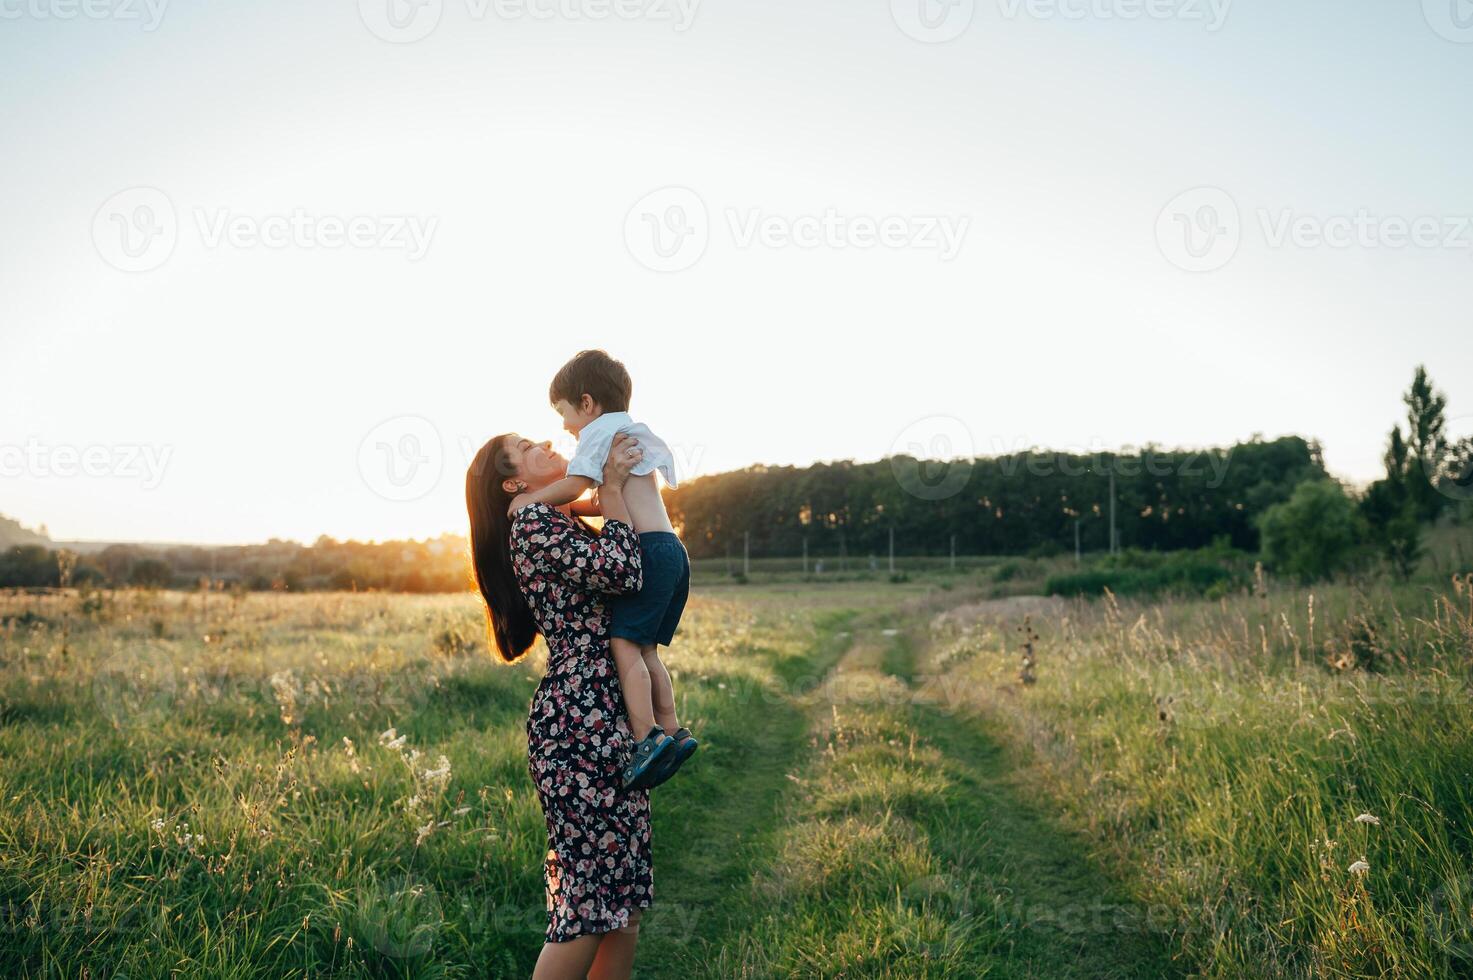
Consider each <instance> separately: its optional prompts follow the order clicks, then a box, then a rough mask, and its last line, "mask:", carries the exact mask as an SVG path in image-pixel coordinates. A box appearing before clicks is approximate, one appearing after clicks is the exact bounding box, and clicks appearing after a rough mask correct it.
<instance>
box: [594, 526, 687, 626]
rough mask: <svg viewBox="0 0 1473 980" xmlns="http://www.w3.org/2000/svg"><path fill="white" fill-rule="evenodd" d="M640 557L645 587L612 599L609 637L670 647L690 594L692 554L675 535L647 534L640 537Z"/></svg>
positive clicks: (649, 532)
mask: <svg viewBox="0 0 1473 980" xmlns="http://www.w3.org/2000/svg"><path fill="white" fill-rule="evenodd" d="M639 556H640V560H641V561H642V563H643V565H644V587H643V588H641V589H640V590H639V591H638V592H636V593H634V594H633V595H621V596H616V597H614V598H613V599H611V600H610V602H609V611H610V614H611V616H612V620H613V621H612V625H610V627H609V636H611V637H620V638H622V639H625V640H630V641H632V642H634V643H638V644H639V645H640V646H651V645H654V644H659V645H660V646H665V647H668V646H669V645H670V641H671V640H673V639H674V638H675V628H676V627H677V626H679V625H680V614H681V613H682V612H684V611H685V600H686V598H687V597H688V596H689V595H690V555H688V554H686V551H685V545H684V544H682V543H681V542H680V538H679V537H677V536H676V535H675V534H672V533H671V532H669V531H645V532H643V533H642V534H640V536H639Z"/></svg>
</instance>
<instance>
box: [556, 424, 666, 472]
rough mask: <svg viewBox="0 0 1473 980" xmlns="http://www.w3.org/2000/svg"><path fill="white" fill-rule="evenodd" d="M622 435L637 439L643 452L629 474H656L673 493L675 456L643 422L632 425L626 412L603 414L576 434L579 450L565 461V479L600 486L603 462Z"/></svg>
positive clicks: (663, 441)
mask: <svg viewBox="0 0 1473 980" xmlns="http://www.w3.org/2000/svg"><path fill="white" fill-rule="evenodd" d="M621 432H627V433H629V434H630V435H632V436H634V438H636V439H638V440H639V448H640V449H642V450H643V451H644V458H643V459H641V460H640V461H639V463H638V465H636V466H635V467H634V469H633V470H632V471H631V472H633V474H634V475H635V476H644V475H646V474H647V473H653V472H655V470H659V471H660V476H662V477H664V478H665V483H666V484H668V485H669V487H670V489H672V490H674V489H675V487H676V486H677V484H676V482H675V454H674V453H672V452H670V447H669V446H668V445H666V444H665V440H663V439H661V438H660V437H659V436H657V435H655V434H654V433H653V432H651V431H650V427H649V426H647V425H645V424H644V423H643V422H636V421H634V419H633V418H632V417H631V416H630V414H629V413H628V412H605V413H604V414H602V415H600V416H599V417H598V418H596V419H594V420H593V421H592V422H589V423H588V424H587V425H585V426H584V427H583V429H582V431H580V432H579V433H578V450H577V452H575V453H574V454H573V458H572V459H570V460H568V475H569V476H581V477H586V478H587V479H590V480H592V481H593V485H594V486H602V485H603V482H604V461H605V460H607V459H608V456H609V447H610V446H612V445H613V444H614V437H615V436H617V435H618V434H619V433H621Z"/></svg>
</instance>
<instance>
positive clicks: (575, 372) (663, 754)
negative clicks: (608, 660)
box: [532, 350, 698, 789]
mask: <svg viewBox="0 0 1473 980" xmlns="http://www.w3.org/2000/svg"><path fill="white" fill-rule="evenodd" d="M632 390H633V383H632V382H631V381H630V379H629V372H628V371H626V370H625V369H624V365H623V364H620V363H619V362H618V361H616V360H614V359H613V358H612V357H610V356H609V355H608V354H606V353H605V352H603V351H601V350H586V351H583V352H582V353H580V354H578V356H576V357H574V358H573V359H572V360H571V361H569V362H568V363H567V364H564V365H563V366H562V368H561V369H560V370H559V371H558V373H557V376H556V377H554V378H553V379H552V385H551V387H550V388H549V390H548V398H549V399H550V400H551V401H552V407H553V408H554V409H556V410H557V412H558V414H559V415H561V416H562V417H563V428H565V429H567V430H568V431H569V432H571V433H572V434H573V435H575V436H577V437H578V451H577V452H576V453H575V454H574V455H573V458H572V459H571V460H570V461H569V462H568V475H567V476H566V477H565V478H564V479H562V480H559V481H557V482H556V483H554V484H551V485H550V486H547V487H544V488H543V489H542V490H539V491H537V492H536V493H534V494H533V495H532V499H533V500H535V501H537V502H539V503H544V504H551V505H553V506H555V507H561V506H562V505H564V504H569V503H572V502H573V501H575V500H577V499H578V497H580V496H581V495H582V494H583V493H584V492H586V491H587V490H588V489H589V488H590V487H596V486H598V485H599V484H600V483H601V482H602V480H603V468H604V461H605V459H606V458H607V457H608V454H609V446H610V445H612V443H613V441H614V437H615V436H616V435H618V434H619V433H621V432H627V433H630V434H631V435H633V436H634V437H635V438H636V439H637V440H639V448H640V450H642V451H643V453H644V458H643V459H641V460H640V462H639V464H638V465H636V466H635V468H634V470H633V471H632V472H631V474H630V477H629V481H628V482H627V483H626V484H625V485H624V502H625V504H626V505H627V506H628V507H629V515H630V518H631V519H632V520H633V522H634V530H635V531H636V532H637V533H638V534H639V553H640V558H641V560H642V563H643V567H644V586H643V588H641V589H640V590H639V592H638V593H636V594H634V595H628V596H616V597H614V598H613V599H612V600H610V603H609V607H610V615H611V620H612V622H611V625H610V629H609V633H610V637H611V640H610V645H611V646H612V647H613V651H614V663H615V664H616V665H617V666H618V670H619V684H620V686H621V687H622V688H623V690H624V709H625V711H626V712H627V713H628V715H629V727H630V730H631V731H633V732H634V735H635V737H636V738H638V739H639V742H638V744H636V745H635V747H634V752H633V755H632V757H631V758H630V760H629V763H628V764H627V765H626V766H625V768H624V787H625V788H626V789H641V788H646V787H652V786H657V785H659V784H660V783H662V782H664V781H665V780H666V779H669V778H670V777H671V776H673V775H674V774H675V770H676V769H678V768H680V765H681V764H682V763H683V762H685V760H686V759H688V758H690V756H691V753H693V752H694V751H695V750H696V746H697V744H698V743H697V742H696V740H695V739H694V738H692V737H691V733H690V731H689V730H687V729H684V728H681V727H679V724H678V722H677V721H676V718H675V691H674V688H673V687H672V686H671V683H670V673H669V672H668V671H667V670H666V669H665V665H664V664H663V663H662V662H661V661H660V653H659V646H660V645H661V644H663V645H664V646H669V645H670V641H671V640H672V639H673V638H674V636H675V628H676V626H678V625H679V624H680V614H681V612H682V611H683V610H684V609H685V600H686V596H687V594H688V593H689V591H690V557H689V556H688V555H687V553H686V550H685V545H684V544H682V543H681V541H680V538H679V537H677V536H676V534H675V529H674V527H672V526H671V524H670V515H669V514H667V513H666V512H665V501H664V499H663V498H662V497H661V496H660V485H659V483H658V482H657V481H656V480H655V472H656V471H657V470H658V471H659V473H660V474H661V475H662V476H663V477H664V478H665V482H666V483H668V484H669V485H670V486H671V487H672V488H673V487H674V486H675V485H676V483H675V458H674V456H673V455H672V454H671V452H670V447H669V446H667V445H666V444H665V442H664V441H663V440H661V439H660V437H659V436H657V435H655V434H654V433H653V432H651V431H650V430H649V428H648V427H647V426H644V425H641V424H639V423H637V422H635V421H634V420H633V419H632V418H630V416H629V411H628V410H629V397H630V394H631V392H632ZM667 726H668V727H667ZM667 730H668V731H669V732H673V733H674V734H673V735H667V734H666V732H667Z"/></svg>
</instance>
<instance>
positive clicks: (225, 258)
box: [0, 0, 1473, 543]
mask: <svg viewBox="0 0 1473 980" xmlns="http://www.w3.org/2000/svg"><path fill="white" fill-rule="evenodd" d="M0 63H3V64H4V65H5V77H6V88H7V98H5V99H4V100H0V160H3V166H4V174H5V180H4V182H3V184H0V225H3V227H4V228H6V229H7V231H8V234H6V235H5V236H4V237H3V239H0V513H3V514H5V515H7V516H10V517H14V518H17V519H19V520H20V521H21V522H22V523H24V524H26V525H28V526H36V525H38V524H43V523H44V524H45V525H46V526H47V528H48V529H49V531H50V533H51V535H52V536H53V537H54V538H56V539H58V540H75V539H81V540H131V541H174V542H179V541H189V542H199V543H232V542H250V541H260V540H265V539H267V538H270V537H281V538H291V539H296V540H302V541H308V542H310V541H312V540H314V539H315V538H316V537H317V536H318V535H319V534H329V535H332V536H334V537H338V538H350V537H351V538H358V539H360V540H367V539H373V540H385V539H392V538H403V537H425V536H430V535H437V534H440V533H443V532H446V531H450V532H456V533H461V532H463V531H464V527H465V516H464V506H463V499H464V497H463V494H464V479H463V474H464V470H465V466H466V464H467V462H468V461H469V459H470V457H471V455H473V453H474V451H475V449H476V448H477V447H478V446H479V445H480V444H481V443H483V442H484V441H485V440H486V439H488V438H490V437H491V436H493V435H495V434H497V433H499V432H503V431H509V430H515V431H517V432H520V433H522V434H524V435H528V436H531V437H534V438H551V439H554V440H555V441H557V442H559V444H560V445H562V446H563V448H565V449H567V448H570V443H569V437H567V436H566V435H565V434H564V433H562V432H561V430H560V423H559V419H558V417H557V416H556V414H554V413H553V411H552V410H551V408H550V407H549V406H548V403H547V386H548V382H549V381H550V379H551V377H552V375H553V373H554V372H555V371H556V370H557V368H558V367H559V366H560V365H561V364H562V363H563V362H564V361H565V360H566V359H567V358H568V357H570V356H571V355H572V354H573V353H575V352H577V351H578V350H581V349H584V348H587V347H603V348H606V349H607V350H609V351H610V352H611V353H613V354H614V355H615V356H617V357H619V358H620V359H621V360H623V361H624V362H625V363H626V364H627V365H628V367H629V369H630V372H631V374H632V375H633V378H634V403H633V405H632V412H633V414H634V415H635V416H636V417H637V418H638V419H640V420H641V421H643V422H645V423H647V424H648V425H650V427H651V428H652V429H654V431H656V432H657V433H659V434H660V435H661V436H662V437H664V438H665V440H666V441H667V442H669V443H670V444H671V445H672V446H673V447H674V448H675V450H676V455H677V458H678V460H679V461H680V463H681V471H682V474H683V477H682V478H683V479H690V478H693V477H697V476H700V475H702V474H709V473H714V472H720V471H723V470H729V469H734V468H738V467H742V466H747V465H750V464H754V463H765V464H798V465H802V464H806V463H810V462H813V461H815V460H837V459H856V460H873V459H879V458H882V457H884V456H886V455H888V454H890V453H892V452H895V451H910V452H913V453H916V454H919V455H931V454H934V455H971V454H977V455H994V454H998V453H1003V452H1010V451H1014V450H1017V449H1021V448H1024V447H1027V446H1041V447H1049V448H1057V449H1070V450H1075V451H1093V450H1098V449H1115V448H1122V447H1131V446H1140V445H1143V444H1146V443H1156V444H1160V445H1163V446H1185V447H1201V446H1216V445H1227V444H1231V443H1233V442H1236V441H1239V440H1244V439H1248V438H1251V437H1252V436H1254V434H1256V433H1261V434H1263V435H1264V436H1265V437H1267V438H1273V437H1275V436H1278V435H1282V434H1300V435H1304V436H1306V437H1311V438H1315V439H1318V440H1319V441H1320V442H1321V443H1322V445H1323V447H1324V452H1325V459H1326V462H1327V465H1328V466H1329V468H1330V469H1331V471H1332V472H1333V473H1334V474H1335V475H1337V476H1338V477H1340V478H1342V479H1345V480H1347V481H1351V482H1356V483H1362V482H1365V481H1368V480H1370V479H1373V478H1375V476H1376V475H1377V473H1378V469H1379V466H1380V457H1381V453H1382V449H1383V446H1384V443H1385V440H1386V436H1387V433H1388V431H1389V429H1390V427H1391V426H1392V424H1393V423H1394V422H1395V421H1396V420H1398V419H1399V418H1401V417H1402V416H1403V414H1404V409H1403V407H1402V404H1401V394H1402V392H1403V391H1405V389H1406V388H1407V386H1408V384H1409V382H1410V380H1411V377H1412V374H1413V371H1414V369H1415V367H1416V365H1418V364H1426V366H1427V367H1428V369H1429V371H1430V372H1431V375H1432V377H1433V379H1434V381H1435V382H1436V383H1437V385H1438V386H1439V387H1440V388H1442V389H1443V390H1444V391H1446V392H1447V394H1448V396H1449V399H1450V402H1449V409H1448V411H1449V415H1450V416H1452V417H1453V418H1454V420H1455V421H1454V423H1453V427H1454V429H1455V430H1456V431H1462V432H1473V356H1470V355H1473V339H1470V338H1473V331H1470V323H1469V308H1470V304H1469V297H1470V294H1473V276H1470V274H1469V272H1470V270H1473V225H1470V216H1473V182H1470V181H1469V180H1468V177H1467V162H1468V160H1469V159H1473V153H1470V151H1473V130H1470V128H1469V127H1468V125H1467V114H1466V111H1465V110H1463V109H1461V108H1459V106H1460V105H1461V103H1460V102H1459V101H1458V100H1459V98H1460V96H1461V95H1463V94H1464V93H1466V92H1467V91H1469V89H1470V82H1473V7H1470V5H1469V4H1468V3H1467V0H1425V2H1423V3H1416V2H1409V3H1400V4H1387V3H1380V2H1373V0H1352V2H1345V0H1339V2H1332V0H1301V2H1297V3H1293V4H1286V3H1269V2H1265V0H1259V2H1255V3H1248V2H1245V0H1240V2H1237V3H1231V2H1229V0H863V2H861V0H842V2H840V0H811V2H807V3H794V2H793V0H361V2H358V0H338V2H334V3H330V4H329V3H313V4H303V3H288V2H285V0H255V2H252V3H250V4H218V3H204V2H190V3H186V2H183V0H178V2H172V3H171V2H168V0H0Z"/></svg>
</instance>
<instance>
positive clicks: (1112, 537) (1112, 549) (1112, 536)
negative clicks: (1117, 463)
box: [1110, 465, 1115, 555]
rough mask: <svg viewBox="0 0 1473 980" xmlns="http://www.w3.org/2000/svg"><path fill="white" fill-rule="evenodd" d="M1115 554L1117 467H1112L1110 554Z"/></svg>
mask: <svg viewBox="0 0 1473 980" xmlns="http://www.w3.org/2000/svg"><path fill="white" fill-rule="evenodd" d="M1114 553H1115V467H1114V466H1113V465H1112V466H1111V467H1110V554H1112V555H1113V554H1114Z"/></svg>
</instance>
